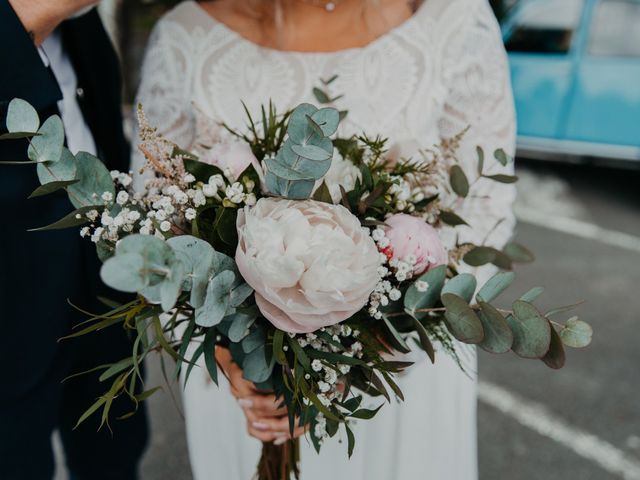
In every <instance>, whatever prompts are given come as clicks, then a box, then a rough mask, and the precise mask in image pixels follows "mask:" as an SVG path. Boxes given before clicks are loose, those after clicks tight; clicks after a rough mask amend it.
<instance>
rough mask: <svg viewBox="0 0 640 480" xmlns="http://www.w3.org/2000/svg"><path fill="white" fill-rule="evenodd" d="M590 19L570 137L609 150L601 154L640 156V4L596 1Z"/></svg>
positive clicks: (571, 109) (568, 129)
mask: <svg viewBox="0 0 640 480" xmlns="http://www.w3.org/2000/svg"><path fill="white" fill-rule="evenodd" d="M590 20H591V25H590V28H589V32H588V35H587V36H586V39H585V46H584V47H585V48H584V54H583V56H582V58H581V60H580V63H579V65H578V69H577V73H576V82H575V87H574V91H573V94H572V99H571V102H570V106H569V115H568V119H567V123H566V132H565V136H566V139H567V140H574V141H579V142H588V143H600V144H604V145H602V146H600V148H598V150H600V149H602V150H604V149H608V151H606V152H605V151H603V152H601V153H602V154H603V156H607V157H618V158H629V156H632V157H633V156H635V157H636V158H637V155H638V149H637V147H639V146H640V0H598V1H597V2H596V3H595V6H594V9H593V12H592V14H591V15H590ZM623 146H632V147H635V148H626V149H625V148H624V147H623ZM594 148H597V147H596V146H594ZM634 152H635V153H634ZM596 154H597V152H596Z"/></svg>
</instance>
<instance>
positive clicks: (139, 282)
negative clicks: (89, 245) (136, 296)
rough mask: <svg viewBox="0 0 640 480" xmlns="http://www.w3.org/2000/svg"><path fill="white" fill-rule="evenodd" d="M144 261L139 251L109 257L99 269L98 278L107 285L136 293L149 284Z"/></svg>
mask: <svg viewBox="0 0 640 480" xmlns="http://www.w3.org/2000/svg"><path fill="white" fill-rule="evenodd" d="M144 270H145V261H144V258H143V257H142V255H140V254H139V253H124V254H121V255H116V256H114V257H111V258H110V259H109V260H107V261H106V262H104V264H103V265H102V268H101V269H100V278H101V279H102V281H103V282H104V283H105V284H106V285H108V286H109V287H111V288H113V289H115V290H118V291H121V292H130V293H136V292H139V291H140V290H142V289H144V288H145V287H146V286H147V285H148V284H149V276H148V275H147V274H146V273H145V271H144Z"/></svg>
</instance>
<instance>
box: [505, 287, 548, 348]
mask: <svg viewBox="0 0 640 480" xmlns="http://www.w3.org/2000/svg"><path fill="white" fill-rule="evenodd" d="M507 323H508V324H509V326H510V327H511V330H512V332H513V346H512V347H511V349H512V350H513V351H514V352H515V353H516V355H519V356H521V357H523V358H542V357H544V356H545V355H546V354H547V352H548V351H549V345H550V343H551V325H549V321H548V320H547V319H546V318H544V317H543V316H542V315H541V314H540V313H539V312H538V310H537V309H536V307H534V306H533V305H532V304H530V303H527V302H523V301H522V300H516V301H515V302H514V303H513V315H509V316H507Z"/></svg>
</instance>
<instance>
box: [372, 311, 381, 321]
mask: <svg viewBox="0 0 640 480" xmlns="http://www.w3.org/2000/svg"><path fill="white" fill-rule="evenodd" d="M373 318H375V319H376V320H380V319H381V318H382V313H380V312H376V313H374V314H373Z"/></svg>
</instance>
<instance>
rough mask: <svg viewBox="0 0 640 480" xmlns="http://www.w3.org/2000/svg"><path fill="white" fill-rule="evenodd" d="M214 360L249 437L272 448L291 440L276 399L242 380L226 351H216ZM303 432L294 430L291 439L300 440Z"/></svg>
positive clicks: (240, 371) (285, 410) (240, 370)
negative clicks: (223, 376)
mask: <svg viewBox="0 0 640 480" xmlns="http://www.w3.org/2000/svg"><path fill="white" fill-rule="evenodd" d="M216 360H217V361H218V363H219V364H220V366H221V367H222V369H223V370H224V371H225V373H226V375H227V378H228V379H229V384H230V385H231V393H232V394H233V396H234V397H236V399H237V400H238V404H239V405H240V406H241V407H242V411H243V412H244V414H245V416H246V417H247V431H248V432H249V435H251V436H252V437H255V438H257V439H258V440H260V441H262V442H273V443H275V444H276V445H280V444H282V443H284V442H285V441H286V440H287V439H289V438H292V437H291V435H290V433H289V419H288V417H287V409H286V407H281V406H280V404H281V403H282V402H281V399H276V396H275V395H274V394H272V393H262V392H260V391H259V390H258V389H257V388H256V386H255V385H254V384H253V383H252V382H250V381H248V380H246V379H245V378H243V376H242V369H241V368H240V367H239V366H238V365H237V364H236V363H235V362H234V361H233V359H232V358H231V352H229V350H228V349H226V348H221V347H217V348H216ZM304 432H305V428H304V427H297V428H296V429H295V430H294V432H293V438H297V437H300V436H302V435H303V434H304Z"/></svg>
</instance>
